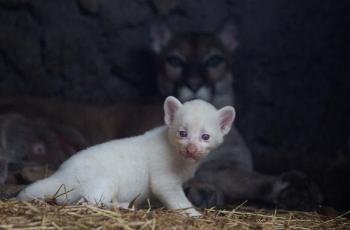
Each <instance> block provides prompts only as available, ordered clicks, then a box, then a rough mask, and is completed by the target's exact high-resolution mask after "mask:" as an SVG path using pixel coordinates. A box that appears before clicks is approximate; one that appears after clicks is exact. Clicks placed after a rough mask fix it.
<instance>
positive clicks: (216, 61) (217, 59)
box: [205, 55, 225, 67]
mask: <svg viewBox="0 0 350 230" xmlns="http://www.w3.org/2000/svg"><path fill="white" fill-rule="evenodd" d="M224 61H225V58H224V57H221V56H219V55H214V56H211V57H210V58H209V59H208V60H207V61H206V62H205V64H206V66H208V67H217V66H218V65H220V64H221V63H223V62H224Z"/></svg>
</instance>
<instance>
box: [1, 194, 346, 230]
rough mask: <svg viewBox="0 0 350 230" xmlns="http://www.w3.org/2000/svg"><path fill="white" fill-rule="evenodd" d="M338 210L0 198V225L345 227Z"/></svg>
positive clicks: (344, 218) (255, 227) (51, 226)
mask: <svg viewBox="0 0 350 230" xmlns="http://www.w3.org/2000/svg"><path fill="white" fill-rule="evenodd" d="M348 214H349V212H348V213H344V214H343V215H341V216H338V217H335V218H334V217H333V218H330V217H325V216H322V215H320V214H318V213H316V212H287V211H277V210H276V211H266V210H256V209H249V208H246V207H242V206H239V207H237V208H235V209H233V210H226V211H219V210H214V209H208V210H205V211H204V215H203V216H202V217H200V218H190V217H186V216H183V215H181V214H178V213H177V212H175V211H169V210H165V209H151V208H149V209H139V210H134V211H130V210H123V209H106V208H101V207H96V206H91V205H88V204H86V203H82V204H79V205H65V206H60V205H55V204H53V203H52V202H45V201H42V200H36V201H32V202H25V201H17V200H3V201H1V200H0V229H28V230H29V229H204V230H205V229H350V220H349V219H347V217H346V215H348Z"/></svg>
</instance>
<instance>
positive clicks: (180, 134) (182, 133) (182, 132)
mask: <svg viewBox="0 0 350 230" xmlns="http://www.w3.org/2000/svg"><path fill="white" fill-rule="evenodd" d="M179 136H180V137H187V132H186V131H183V130H181V131H179Z"/></svg>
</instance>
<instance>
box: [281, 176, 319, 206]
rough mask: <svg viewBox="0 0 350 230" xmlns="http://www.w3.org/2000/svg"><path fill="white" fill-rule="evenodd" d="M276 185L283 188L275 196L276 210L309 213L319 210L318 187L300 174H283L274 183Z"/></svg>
mask: <svg viewBox="0 0 350 230" xmlns="http://www.w3.org/2000/svg"><path fill="white" fill-rule="evenodd" d="M278 184H284V185H285V186H283V188H282V189H281V190H280V191H279V192H278V193H277V195H276V200H275V204H276V206H277V208H281V209H291V210H303V211H311V210H315V209H317V208H319V207H320V205H321V203H322V195H321V192H320V190H319V188H318V186H317V185H316V184H315V183H314V182H313V181H312V180H311V179H310V178H309V177H308V176H306V175H305V174H304V173H302V172H299V171H291V172H287V173H284V174H282V175H281V176H280V177H279V179H278V180H277V182H276V183H275V185H276V186H278Z"/></svg>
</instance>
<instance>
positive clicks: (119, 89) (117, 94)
mask: <svg viewBox="0 0 350 230" xmlns="http://www.w3.org/2000/svg"><path fill="white" fill-rule="evenodd" d="M349 12H350V1H347V0H337V1H334V0H324V1H316V0H309V1H289V0H269V1H259V0H221V1H218V0H217V1H212V0H198V1H191V0H173V1H172V0H134V1H129V0H99V1H98V0H80V1H79V0H59V1H58V0H56V1H54V0H52V1H47V0H35V1H34V0H0V96H11V95H31V96H44V97H57V98H60V99H62V100H66V101H76V102H91V103H101V102H103V103H106V102H107V103H112V102H116V101H120V100H125V99H128V100H135V99H138V98H141V97H144V96H156V95H155V90H154V89H155V83H154V74H153V73H154V70H153V69H152V66H153V65H152V63H153V62H152V56H151V55H150V54H149V52H148V51H149V48H148V47H149V36H148V32H149V25H150V23H151V22H152V21H153V20H155V19H157V18H159V17H163V19H164V20H166V21H168V23H169V25H171V27H172V28H173V29H174V30H194V31H195V30H201V31H214V30H215V28H216V27H217V26H218V25H219V24H220V22H221V21H222V20H223V19H225V18H226V17H229V16H233V17H235V18H236V19H237V21H238V25H239V39H240V44H241V45H240V47H239V49H238V50H237V52H236V53H235V56H234V58H235V61H234V73H235V85H234V86H235V90H236V95H237V110H238V119H237V122H236V124H237V126H238V128H239V129H240V130H241V132H242V133H243V135H244V137H245V138H246V140H247V142H248V145H249V146H250V148H251V149H252V151H253V153H254V159H255V162H256V168H257V170H259V171H261V172H266V173H274V174H276V173H281V172H283V171H286V170H290V169H301V170H303V171H304V172H306V173H307V174H308V175H309V176H311V177H312V178H313V179H314V180H315V181H317V182H318V183H319V184H320V185H321V188H322V191H323V192H324V194H325V203H326V204H328V205H332V206H334V207H336V208H340V209H349V208H350V198H349V194H350V185H349V184H350V181H349V178H350V156H349V154H350V132H349V131H350V125H349V124H350V122H349V119H350V103H349V102H350V100H349V99H350V95H349V94H350V93H349V92H350V88H349V86H350V84H349V82H350V80H348V78H349V77H350V75H349V73H350V71H349V69H350V67H349V65H350V62H349V60H350V50H349V46H350V45H349V44H350V43H349V42H350V29H349V28H350V18H349V17H350V16H349V15H350V13H349Z"/></svg>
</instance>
